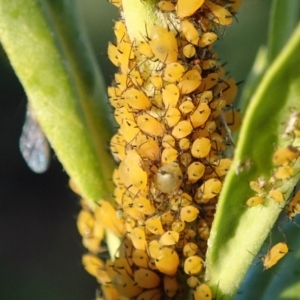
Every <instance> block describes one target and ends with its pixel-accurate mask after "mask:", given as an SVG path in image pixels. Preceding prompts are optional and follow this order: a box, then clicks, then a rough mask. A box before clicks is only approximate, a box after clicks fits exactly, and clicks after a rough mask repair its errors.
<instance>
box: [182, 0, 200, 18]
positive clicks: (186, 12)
mask: <svg viewBox="0 0 300 300" xmlns="http://www.w3.org/2000/svg"><path fill="white" fill-rule="evenodd" d="M203 2H204V0H178V2H177V6H176V12H177V16H178V17H179V18H180V19H183V18H186V17H189V16H191V15H192V14H193V13H195V12H196V11H197V10H198V9H199V8H200V7H201V5H202V4H203Z"/></svg>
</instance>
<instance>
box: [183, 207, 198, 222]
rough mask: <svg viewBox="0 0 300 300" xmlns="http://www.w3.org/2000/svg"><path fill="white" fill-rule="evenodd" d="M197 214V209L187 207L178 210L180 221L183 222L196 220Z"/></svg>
mask: <svg viewBox="0 0 300 300" xmlns="http://www.w3.org/2000/svg"><path fill="white" fill-rule="evenodd" d="M199 213H200V212H199V209H198V208H196V207H194V206H192V205H188V206H185V207H183V208H182V209H181V210H180V219H181V220H182V221H185V222H193V221H194V220H196V219H197V217H198V215H199Z"/></svg>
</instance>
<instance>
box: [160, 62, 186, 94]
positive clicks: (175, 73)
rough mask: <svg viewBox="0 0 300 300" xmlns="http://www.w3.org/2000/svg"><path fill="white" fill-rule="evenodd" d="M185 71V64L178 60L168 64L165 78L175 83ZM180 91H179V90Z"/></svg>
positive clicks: (164, 74)
mask: <svg viewBox="0 0 300 300" xmlns="http://www.w3.org/2000/svg"><path fill="white" fill-rule="evenodd" d="M183 73H184V66H183V65H181V64H180V63H178V62H175V63H171V64H168V65H167V66H166V68H165V69H164V73H163V79H164V80H165V81H168V82H171V83H174V82H176V81H178V80H179V79H180V78H181V76H182V75H183ZM178 92H179V91H178Z"/></svg>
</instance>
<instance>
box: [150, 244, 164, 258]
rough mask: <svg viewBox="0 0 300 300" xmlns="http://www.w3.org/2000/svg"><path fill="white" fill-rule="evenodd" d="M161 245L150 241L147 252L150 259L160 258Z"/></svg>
mask: <svg viewBox="0 0 300 300" xmlns="http://www.w3.org/2000/svg"><path fill="white" fill-rule="evenodd" d="M160 250H161V245H160V243H159V242H158V241H157V240H152V241H151V242H150V243H149V244H148V252H149V255H150V257H151V258H154V259H156V258H158V257H159V256H160Z"/></svg>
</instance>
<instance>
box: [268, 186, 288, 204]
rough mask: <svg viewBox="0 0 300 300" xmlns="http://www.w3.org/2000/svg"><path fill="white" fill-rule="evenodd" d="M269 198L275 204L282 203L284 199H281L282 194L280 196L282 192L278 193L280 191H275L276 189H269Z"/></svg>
mask: <svg viewBox="0 0 300 300" xmlns="http://www.w3.org/2000/svg"><path fill="white" fill-rule="evenodd" d="M268 195H269V197H270V198H271V199H272V200H273V201H275V202H277V203H280V202H281V201H283V200H284V197H283V194H282V192H281V191H280V190H277V189H271V190H270V191H269V194H268Z"/></svg>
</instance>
